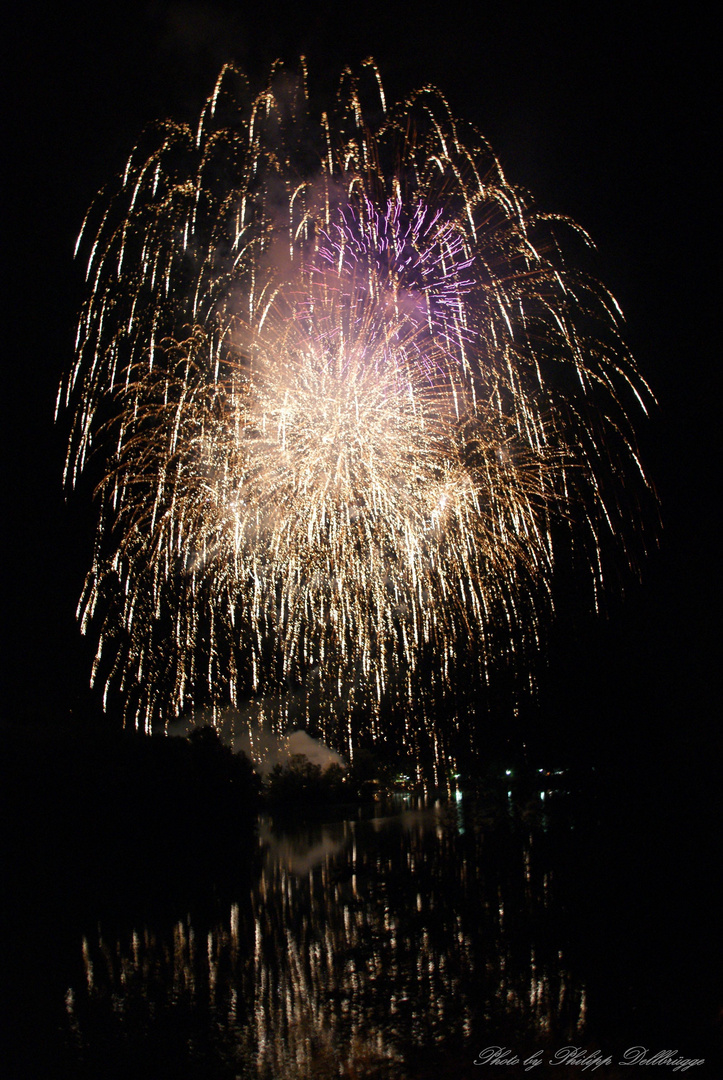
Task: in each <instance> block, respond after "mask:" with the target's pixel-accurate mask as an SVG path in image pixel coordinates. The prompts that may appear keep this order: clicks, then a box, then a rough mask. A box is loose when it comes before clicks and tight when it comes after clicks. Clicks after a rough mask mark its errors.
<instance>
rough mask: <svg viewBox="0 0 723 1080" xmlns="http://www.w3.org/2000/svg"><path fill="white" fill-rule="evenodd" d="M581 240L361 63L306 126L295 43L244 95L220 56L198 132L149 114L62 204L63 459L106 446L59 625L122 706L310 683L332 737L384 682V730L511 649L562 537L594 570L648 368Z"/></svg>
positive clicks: (180, 707) (545, 599)
mask: <svg viewBox="0 0 723 1080" xmlns="http://www.w3.org/2000/svg"><path fill="white" fill-rule="evenodd" d="M567 234H572V236H569V235H567ZM575 235H577V236H579V237H582V239H583V241H586V237H585V236H584V234H583V233H582V232H581V230H579V229H578V228H577V227H576V226H574V225H572V223H570V222H569V221H565V220H563V219H559V218H553V217H549V216H545V215H542V214H540V213H539V212H537V211H536V210H535V209H534V207H533V205H532V204H531V201H530V200H529V198H528V197H526V196H524V195H523V194H522V193H521V192H520V191H519V190H518V189H516V188H514V187H512V186H511V185H510V184H509V183H508V182H507V180H506V179H505V177H504V175H503V172H502V169H501V167H500V165H499V163H498V162H497V160H496V159H495V157H494V155H493V154H492V152H491V150H490V149H489V147H488V146H487V145H486V144H485V143H484V141H483V140H482V139H481V138H480V137H479V135H478V134H477V133H476V132H475V131H473V130H472V129H467V128H465V129H463V128H462V125H460V124H459V123H457V122H456V121H455V119H454V118H453V117H452V115H451V112H450V110H449V107H448V105H447V103H446V102H445V100H444V98H443V97H442V95H441V94H440V93H439V92H438V91H436V90H434V89H431V88H425V89H424V90H422V91H420V92H418V93H416V94H414V95H412V96H411V97H410V98H409V99H408V100H406V101H404V102H402V103H401V104H399V105H397V106H395V107H393V108H390V109H387V106H386V103H385V99H384V94H383V90H382V86H381V82H380V80H379V76H378V73H377V72H376V69H375V68H374V67H373V65H372V64H371V62H369V63H368V64H367V65H365V66H364V67H363V69H362V72H361V74H360V76H359V77H358V78H357V77H355V76H353V75H352V74H351V73H350V72H346V73H345V74H344V76H343V78H342V82H341V87H340V91H339V95H338V99H337V101H336V103H335V105H334V109H333V110H332V111H330V112H329V113H324V114H322V115H321V117H320V119H319V120H318V121H315V120H314V118H313V116H312V111H311V108H310V106H309V102H308V100H307V94H306V73H305V71H304V70H303V68H302V71H301V74H300V76H299V77H298V78H292V77H290V76H289V75H288V74H287V73H285V72H284V70H283V69H281V68H280V67H277V68H275V69H274V70H273V71H272V73H271V76H270V80H269V84H268V87H267V89H266V90H265V91H264V92H263V93H261V94H260V95H258V96H257V97H256V98H255V99H254V98H252V96H251V95H250V94H249V92H248V89H247V88H246V86H245V84H244V82H243V80H242V78H241V76H240V75H239V74H238V73H237V72H236V71H235V70H234V69H232V68H225V69H224V70H223V71H222V73H221V75H220V77H219V80H218V82H217V85H216V88H215V90H214V93H213V95H212V96H211V98H210V99H209V101H208V102H207V103H206V105H205V107H204V109H203V112H202V114H201V118H200V121H199V124H198V127H197V129H196V130H195V131H193V130H191V129H190V128H188V127H186V126H182V125H175V124H170V123H168V124H165V125H162V126H159V127H158V128H157V129H155V130H154V131H153V132H150V133H147V135H146V136H145V137H144V140H143V142H142V144H141V145H139V146H138V147H137V148H136V149H135V150H134V151H133V153H132V154H131V157H130V159H129V161H128V164H127V166H126V169H125V172H124V174H123V176H122V177H121V178H120V179H119V181H118V182H117V183H116V185H115V186H113V187H112V188H110V189H109V190H108V191H107V192H105V193H104V194H103V195H102V196H101V197H100V198H99V200H98V201H97V203H96V205H95V206H94V207H93V208H92V209H91V211H90V213H89V216H88V219H87V220H86V223H85V225H84V227H83V231H82V233H81V238H80V241H79V243H80V244H81V246H82V247H83V248H84V249H85V250H87V252H88V263H87V278H88V284H89V294H88V299H87V301H86V303H85V306H84V308H83V311H82V313H81V317H80V320H79V326H78V337H77V356H76V363H75V367H74V369H73V371H72V373H71V375H70V377H69V379H68V380H67V383H66V384H65V385H64V386H63V387H62V388H61V396H62V398H63V399H64V400H65V402H66V403H74V404H75V415H74V421H73V425H72V434H71V439H70V448H69V455H68V462H67V475H68V478H69V481H70V482H71V483H73V484H75V483H76V482H77V481H78V479H79V477H80V476H81V475H82V474H83V472H84V471H86V470H87V469H88V466H89V462H92V461H93V460H94V458H95V457H98V459H99V460H100V461H101V478H100V483H99V485H98V490H97V498H98V503H99V507H100V511H99V522H98V532H97V541H96V547H95V555H94V559H93V565H92V567H91V570H90V573H89V574H88V577H87V581H86V585H85V589H84V592H83V596H82V598H81V602H80V607H79V614H80V619H81V623H82V627H83V629H84V630H86V629H87V628H88V627H90V625H91V623H92V624H93V626H97V627H98V628H99V645H98V651H97V656H96V663H95V666H94V677H99V678H101V679H102V681H103V683H104V685H105V692H106V695H107V694H108V693H116V694H117V695H118V697H119V698H120V700H122V701H123V702H124V707H125V713H126V719H127V720H128V721H129V722H132V723H134V724H135V725H136V726H143V727H145V728H146V729H148V730H149V729H150V728H151V727H152V726H156V725H159V724H160V725H162V724H166V723H168V722H169V720H171V719H173V718H175V717H177V716H180V715H182V714H183V713H184V712H188V711H190V710H192V709H199V708H203V707H207V706H210V707H212V708H213V709H219V708H221V707H222V706H223V705H224V704H237V703H239V702H241V701H243V700H245V699H246V698H248V696H249V695H256V696H257V697H260V696H263V695H273V694H274V693H280V692H281V690H282V689H283V688H284V687H286V688H288V687H305V688H306V691H305V692H306V700H307V705H308V700H309V698H310V697H311V696H313V695H316V696H317V698H320V699H321V701H322V705H323V708H322V710H321V714H320V715H321V716H323V721H322V722H321V724H320V726H321V730H322V734H324V735H326V737H327V738H328V739H330V741H331V742H333V743H336V744H337V745H340V744H341V743H342V742H343V743H344V744H346V743H349V742H352V743H353V741H354V731H353V730H352V728H351V722H350V720H349V718H350V717H351V715H352V712H353V711H354V709H356V710H357V711H359V710H363V712H364V715H365V716H366V718H367V720H368V723H370V724H371V725H372V729H375V728H376V726H377V725H378V723H379V716H380V706H381V704H382V703H383V702H384V701H385V700H388V701H390V702H392V704H393V705H394V707H395V708H397V709H398V710H401V713H402V714H404V715H405V716H406V717H407V719H406V720H405V721H404V725H403V726H404V727H405V729H406V731H407V732H409V731H410V721H409V717H410V715H411V713H412V710H415V711H417V713H419V712H420V710H421V711H423V709H422V706H421V705H420V701H421V698H425V700H427V699H429V700H431V698H433V697H434V694H435V693H436V692H437V690H441V691H443V689H444V687H445V685H447V684H449V683H450V682H451V681H453V680H454V679H460V678H472V677H473V676H476V675H480V674H484V673H485V672H486V671H487V670H488V669H489V667H490V665H491V664H492V663H493V661H494V659H495V657H497V656H499V655H501V654H502V655H504V654H510V653H513V652H515V651H519V650H521V649H524V648H525V647H526V646H528V645H530V644H534V642H535V641H536V639H537V638H538V635H539V627H540V624H541V621H542V619H543V616H544V615H546V613H547V611H548V609H549V607H550V605H551V593H552V584H553V574H554V569H555V559H556V557H557V556H558V552H559V551H560V549H561V546H562V550H564V551H565V552H566V553H569V550H570V549H571V547H575V548H576V549H579V552H580V555H581V558H582V561H583V562H584V564H585V565H586V566H587V568H588V569H589V571H590V574H591V579H592V581H593V583H594V586H595V589H596V590H597V589H598V588H599V587H600V586H601V584H602V578H603V561H602V559H601V556H600V551H601V548H602V547H603V546H604V545H603V539H604V535H605V534H610V535H611V536H613V537H616V538H619V537H620V536H621V535H624V532H625V531H626V530H624V529H623V526H624V525H625V524H626V511H625V510H624V509H623V508H622V504H621V498H620V496H621V485H622V479H623V477H631V476H633V475H634V474H636V473H637V474H638V478H639V479H640V480H641V482H642V483H643V484H644V483H645V479H644V476H643V473H642V469H641V467H640V464H639V461H638V458H637V453H636V450H635V442H634V437H633V433H632V425H631V423H630V422H629V420H628V416H627V412H626V410H627V408H628V405H629V403H630V402H635V401H636V399H637V404H636V406H635V407H637V406H638V405H640V406H643V400H644V398H645V397H646V395H648V391H647V388H646V387H645V384H644V383H643V381H642V380H641V379H640V377H639V375H638V374H637V373H636V370H635V367H634V365H633V363H632V360H631V358H630V357H629V355H628V353H627V351H626V348H625V346H624V344H623V342H622V340H621V337H620V334H619V323H620V316H619V312H618V310H617V307H616V305H615V302H614V300H613V299H612V297H611V296H610V295H609V294H608V293H607V292H606V291H605V290H604V289H603V288H602V287H601V286H600V285H599V284H597V283H596V282H594V281H593V280H591V279H589V278H588V277H586V276H585V275H584V274H582V273H579V272H576V271H575V270H574V269H572V268H571V267H570V266H569V265H567V262H566V261H565V260H564V259H563V255H562V249H561V245H562V241H563V239H565V240H568V241H570V240H573V241H574V237H575ZM643 407H644V406H643ZM96 450H97V451H99V453H98V455H95V454H94V451H96ZM91 471H92V467H91ZM610 477H612V479H613V483H610V482H609V479H608V478H610ZM566 537H567V539H566ZM571 537H572V538H574V544H571V542H570V539H569V538H571ZM312 691H313V693H312ZM430 695H431V698H430ZM288 696H289V700H291V698H292V697H293V695H288ZM283 714H284V710H283V708H282V709H281V711H280V713H279V715H280V716H281V717H282V719H283Z"/></svg>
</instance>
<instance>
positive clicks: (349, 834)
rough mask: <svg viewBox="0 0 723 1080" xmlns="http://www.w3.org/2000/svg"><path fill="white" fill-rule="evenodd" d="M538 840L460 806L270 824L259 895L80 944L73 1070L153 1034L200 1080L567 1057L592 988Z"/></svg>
mask: <svg viewBox="0 0 723 1080" xmlns="http://www.w3.org/2000/svg"><path fill="white" fill-rule="evenodd" d="M542 824H543V821H542V819H541V818H540V815H539V814H538V815H537V816H536V817H533V816H532V815H530V816H528V820H526V821H523V820H521V819H519V818H518V820H517V821H516V823H515V822H511V821H506V822H500V820H499V816H498V815H497V816H496V811H494V809H492V810H490V809H485V808H480V807H479V806H477V805H475V804H467V803H466V802H459V801H458V802H456V803H452V804H450V805H448V806H442V805H436V806H424V805H419V806H416V807H413V808H412V807H407V808H406V809H404V810H403V811H401V812H399V811H397V812H392V813H387V814H386V815H385V816H378V817H375V818H371V819H369V820H362V819H359V820H352V821H344V822H337V823H330V824H323V825H317V826H315V827H304V828H297V829H295V830H293V831H289V830H288V829H287V830H280V829H278V828H274V827H273V826H272V824H271V822H269V821H264V822H262V824H261V830H260V843H261V844H262V846H263V849H264V859H263V864H262V869H261V872H260V876H259V879H258V881H257V882H256V883H255V885H254V886H253V888H252V889H251V890H250V891H249V892H248V893H247V894H246V895H244V896H239V897H237V899H236V902H234V903H232V904H230V905H229V906H228V908H227V909H225V910H224V912H223V913H222V915H221V916H220V917H215V918H208V917H204V916H203V915H200V914H198V913H189V914H188V915H187V916H186V917H185V918H184V919H180V920H178V921H176V922H175V923H173V924H169V925H167V926H163V925H154V926H148V925H146V926H138V927H135V928H133V927H131V928H130V929H128V930H127V931H126V932H124V933H123V932H120V933H119V932H118V931H117V930H116V931H113V932H112V933H111V932H109V931H106V930H104V928H103V927H102V926H101V927H98V929H97V930H96V931H94V932H93V933H92V934H87V935H86V936H85V937H84V938H83V942H82V968H81V969H80V970H81V971H82V976H81V977H80V978H78V979H77V981H76V983H75V985H73V986H71V987H69V988H68V991H67V994H66V1016H67V1024H68V1032H69V1035H70V1037H71V1038H72V1039H73V1041H74V1043H75V1045H76V1046H77V1047H78V1053H79V1055H80V1057H81V1058H83V1056H84V1055H85V1056H86V1057H87V1055H88V1054H89V1053H93V1044H94V1042H95V1041H97V1040H98V1039H108V1038H115V1039H116V1040H119V1039H121V1037H122V1039H123V1040H125V1041H126V1042H128V1041H129V1040H130V1041H131V1042H132V1041H133V1040H134V1039H138V1040H142V1041H145V1042H147V1041H148V1039H149V1038H153V1037H155V1036H154V1035H153V1032H158V1031H159V1030H162V1031H163V1032H164V1033H165V1035H164V1037H165V1038H166V1039H168V1040H169V1041H173V1040H176V1041H177V1042H178V1041H181V1042H182V1043H183V1044H184V1046H185V1050H186V1051H187V1053H188V1054H189V1055H190V1056H191V1058H193V1059H194V1060H197V1061H198V1062H199V1066H200V1065H202V1064H203V1063H206V1066H207V1067H208V1066H209V1065H210V1064H211V1063H212V1065H213V1068H212V1069H210V1068H209V1071H208V1073H207V1075H214V1076H230V1077H249V1078H251V1077H253V1078H259V1080H271V1078H276V1077H282V1076H283V1077H285V1078H286V1077H288V1078H290V1080H302V1078H306V1077H315V1078H323V1077H326V1076H329V1077H331V1076H350V1077H351V1076H355V1077H385V1076H388V1077H397V1078H403V1077H408V1076H410V1077H411V1076H413V1075H417V1074H415V1073H412V1072H409V1071H408V1070H409V1069H410V1067H411V1066H410V1064H409V1063H410V1061H411V1060H412V1059H414V1058H415V1055H417V1056H418V1055H419V1054H420V1053H432V1054H433V1053H435V1052H436V1053H438V1054H439V1055H444V1054H445V1053H449V1054H451V1055H453V1056H454V1055H458V1056H459V1060H464V1061H467V1062H471V1061H472V1060H473V1058H474V1055H475V1054H476V1052H477V1051H478V1049H479V1047H481V1046H485V1045H488V1044H489V1043H491V1042H501V1041H505V1040H506V1041H507V1042H508V1044H510V1043H511V1044H512V1045H520V1044H530V1045H534V1046H535V1047H537V1046H540V1045H544V1044H546V1043H548V1042H549V1043H550V1045H552V1043H554V1042H555V1041H556V1040H557V1041H559V1040H562V1041H563V1042H570V1041H574V1040H575V1039H578V1038H579V1037H580V1036H581V1035H582V1033H583V1031H584V1026H585V1013H586V999H585V988H584V986H583V985H581V983H580V982H579V980H577V979H576V977H575V975H574V973H573V971H572V970H571V968H570V966H569V964H568V942H567V937H566V929H565V923H564V918H562V919H561V918H560V917H559V911H560V904H559V898H558V897H556V864H555V858H556V856H555V849H554V846H551V844H550V839H549V836H548V834H547V833H546V832H545V831H544V830H543V828H542ZM99 1033H100V1034H99ZM113 1033H115V1034H113Z"/></svg>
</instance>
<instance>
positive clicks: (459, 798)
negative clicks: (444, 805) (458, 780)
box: [454, 788, 462, 802]
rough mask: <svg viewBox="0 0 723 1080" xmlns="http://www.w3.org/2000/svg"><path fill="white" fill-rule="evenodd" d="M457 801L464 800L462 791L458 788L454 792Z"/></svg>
mask: <svg viewBox="0 0 723 1080" xmlns="http://www.w3.org/2000/svg"><path fill="white" fill-rule="evenodd" d="M454 799H455V802H462V792H461V791H460V790H459V788H457V789H456V790H455V793H454Z"/></svg>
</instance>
